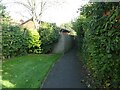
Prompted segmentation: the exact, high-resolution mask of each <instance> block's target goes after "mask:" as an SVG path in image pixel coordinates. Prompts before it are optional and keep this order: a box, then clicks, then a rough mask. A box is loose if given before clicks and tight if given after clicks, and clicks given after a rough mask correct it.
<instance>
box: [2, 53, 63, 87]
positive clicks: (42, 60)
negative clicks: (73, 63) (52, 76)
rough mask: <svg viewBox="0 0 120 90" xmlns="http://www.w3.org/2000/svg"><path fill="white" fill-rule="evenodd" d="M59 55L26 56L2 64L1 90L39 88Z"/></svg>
mask: <svg viewBox="0 0 120 90" xmlns="http://www.w3.org/2000/svg"><path fill="white" fill-rule="evenodd" d="M60 56H61V54H51V55H27V56H22V57H15V58H11V59H9V60H6V61H5V62H3V64H2V87H3V88H40V87H41V84H42V81H43V80H44V78H45V76H46V75H47V73H48V72H49V69H50V67H51V66H52V65H53V64H54V63H55V61H56V60H57V59H59V58H60Z"/></svg>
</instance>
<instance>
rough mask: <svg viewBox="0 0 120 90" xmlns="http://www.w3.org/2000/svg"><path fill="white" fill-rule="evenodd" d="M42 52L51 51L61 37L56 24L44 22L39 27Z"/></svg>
mask: <svg viewBox="0 0 120 90" xmlns="http://www.w3.org/2000/svg"><path fill="white" fill-rule="evenodd" d="M39 34H40V36H41V37H40V40H41V42H42V44H41V49H42V53H50V52H52V50H53V48H54V44H55V43H56V42H57V41H58V38H59V28H58V27H57V26H56V25H55V24H50V23H43V24H42V27H41V28H40V29H39Z"/></svg>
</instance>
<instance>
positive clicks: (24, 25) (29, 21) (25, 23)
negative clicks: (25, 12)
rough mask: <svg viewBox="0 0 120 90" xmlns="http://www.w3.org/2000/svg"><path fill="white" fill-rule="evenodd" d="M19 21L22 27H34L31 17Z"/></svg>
mask: <svg viewBox="0 0 120 90" xmlns="http://www.w3.org/2000/svg"><path fill="white" fill-rule="evenodd" d="M20 22H21V26H22V27H24V28H27V29H33V30H34V29H35V24H34V22H33V18H31V19H29V20H27V21H25V22H24V21H23V20H20Z"/></svg>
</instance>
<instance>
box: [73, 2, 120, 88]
mask: <svg viewBox="0 0 120 90" xmlns="http://www.w3.org/2000/svg"><path fill="white" fill-rule="evenodd" d="M81 15H83V16H84V17H86V19H85V21H86V23H79V24H78V23H77V24H78V25H79V26H82V28H83V31H84V38H83V45H82V47H81V48H82V50H83V51H82V53H83V56H84V61H85V62H86V65H87V66H88V68H89V69H90V70H91V72H92V73H93V77H94V79H95V80H94V81H95V86H94V87H103V88H106V87H111V88H120V70H119V66H120V38H119V37H120V4H119V3H118V2H116V3H113V2H106V3H105V2H101V3H89V4H87V5H85V6H84V7H82V9H81ZM85 24H86V25H85ZM74 26H75V25H74ZM81 30H82V29H80V30H79V32H81ZM80 35H81V34H79V33H78V36H80Z"/></svg>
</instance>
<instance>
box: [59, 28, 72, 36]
mask: <svg viewBox="0 0 120 90" xmlns="http://www.w3.org/2000/svg"><path fill="white" fill-rule="evenodd" d="M60 34H66V35H69V34H70V31H69V30H66V29H61V30H60Z"/></svg>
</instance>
